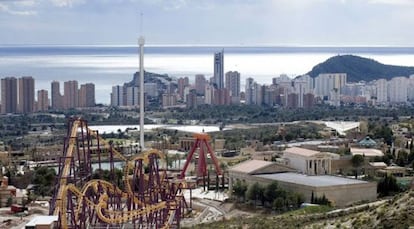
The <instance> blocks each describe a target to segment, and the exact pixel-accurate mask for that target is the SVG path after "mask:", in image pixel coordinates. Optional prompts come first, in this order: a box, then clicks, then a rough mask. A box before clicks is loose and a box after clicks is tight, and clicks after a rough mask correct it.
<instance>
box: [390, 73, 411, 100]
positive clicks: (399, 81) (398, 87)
mask: <svg viewBox="0 0 414 229" xmlns="http://www.w3.org/2000/svg"><path fill="white" fill-rule="evenodd" d="M407 90H408V78H407V77H402V76H400V77H394V78H392V79H391V80H390V82H389V84H388V99H389V102H391V103H406V102H407V98H408V96H407Z"/></svg>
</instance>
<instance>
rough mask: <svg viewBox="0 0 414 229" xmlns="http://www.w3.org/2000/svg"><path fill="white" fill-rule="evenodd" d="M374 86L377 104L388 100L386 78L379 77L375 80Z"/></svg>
mask: <svg viewBox="0 0 414 229" xmlns="http://www.w3.org/2000/svg"><path fill="white" fill-rule="evenodd" d="M375 86H376V93H375V97H376V101H377V103H379V104H382V103H386V102H388V82H387V80H386V79H379V80H377V81H376V82H375Z"/></svg>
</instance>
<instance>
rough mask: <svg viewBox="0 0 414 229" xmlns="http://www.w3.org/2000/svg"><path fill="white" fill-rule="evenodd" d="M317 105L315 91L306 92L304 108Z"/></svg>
mask: <svg viewBox="0 0 414 229" xmlns="http://www.w3.org/2000/svg"><path fill="white" fill-rule="evenodd" d="M313 105H315V96H314V95H313V93H306V94H305V95H304V96H303V107H304V108H311V107H313Z"/></svg>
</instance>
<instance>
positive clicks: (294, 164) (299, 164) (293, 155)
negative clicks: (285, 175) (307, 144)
mask: <svg viewBox="0 0 414 229" xmlns="http://www.w3.org/2000/svg"><path fill="white" fill-rule="evenodd" d="M283 158H284V159H285V160H287V165H288V166H289V167H291V168H294V169H296V170H297V171H299V172H300V173H304V174H307V175H324V174H330V173H331V160H332V158H331V155H330V154H329V153H324V152H319V151H315V150H309V149H304V148H299V147H291V148H287V149H285V151H284V152H283Z"/></svg>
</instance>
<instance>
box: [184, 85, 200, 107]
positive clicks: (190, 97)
mask: <svg viewBox="0 0 414 229" xmlns="http://www.w3.org/2000/svg"><path fill="white" fill-rule="evenodd" d="M186 100H187V103H186V104H187V108H196V107H197V92H196V90H195V89H191V90H190V92H189V93H188V94H187V95H186Z"/></svg>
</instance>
